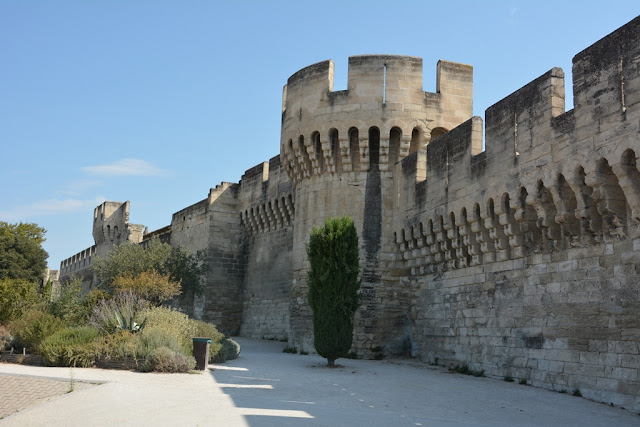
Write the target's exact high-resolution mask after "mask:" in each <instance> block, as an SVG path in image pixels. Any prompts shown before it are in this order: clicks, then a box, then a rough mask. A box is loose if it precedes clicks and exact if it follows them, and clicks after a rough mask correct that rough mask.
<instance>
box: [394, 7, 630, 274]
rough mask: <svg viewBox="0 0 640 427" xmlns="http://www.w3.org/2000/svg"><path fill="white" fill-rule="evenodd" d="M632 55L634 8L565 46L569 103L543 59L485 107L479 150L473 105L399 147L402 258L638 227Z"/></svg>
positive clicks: (530, 245) (495, 252)
mask: <svg viewBox="0 0 640 427" xmlns="http://www.w3.org/2000/svg"><path fill="white" fill-rule="evenodd" d="M639 62H640V18H636V19H634V20H633V21H631V22H630V23H628V24H627V25H625V26H624V27H622V28H620V29H618V30H616V31H615V32H613V33H611V34H610V35H608V36H606V37H604V38H603V39H601V40H600V41H598V42H597V43H595V44H594V45H593V46H591V47H589V48H587V49H585V50H584V51H582V52H580V53H579V54H577V55H576V56H575V57H574V59H573V64H574V65H573V81H574V87H573V90H574V103H575V108H574V109H573V110H571V111H569V112H565V111H564V72H563V71H562V70H561V69H559V68H553V69H551V70H550V71H548V72H547V73H545V74H543V75H542V76H540V77H539V78H537V79H536V80H534V81H532V82H531V83H529V84H527V85H525V86H524V87H522V88H521V89H519V90H517V91H515V92H514V93H512V94H511V95H509V96H507V97H506V98H504V99H502V100H501V101H499V102H497V103H496V104H494V105H492V106H491V107H489V108H488V109H487V110H486V113H485V118H486V126H485V135H486V144H485V147H486V151H484V152H481V147H482V120H481V118H479V117H474V118H472V119H471V120H469V121H467V122H465V123H463V124H461V125H460V126H458V127H457V128H455V129H453V130H451V131H450V132H448V133H447V134H446V135H443V136H442V137H440V138H438V139H437V140H436V141H434V142H433V143H431V144H430V145H429V146H428V147H427V150H426V153H421V152H418V153H417V155H416V156H415V157H414V156H412V157H411V158H407V159H405V160H404V161H403V162H402V167H401V170H402V176H403V183H402V186H403V188H404V192H403V193H405V194H406V197H404V198H402V199H401V203H400V205H399V206H398V208H397V209H398V211H399V212H406V213H408V214H407V217H406V218H407V220H406V221H405V226H404V227H403V228H402V229H398V230H396V239H397V242H399V244H400V245H401V251H402V252H403V253H404V255H403V256H404V258H405V259H406V260H409V261H410V262H409V265H412V266H420V265H422V266H426V265H434V264H438V262H440V263H445V264H446V265H448V267H449V268H459V267H461V266H462V267H466V266H469V265H477V264H478V263H480V262H484V263H487V262H496V261H504V260H506V259H518V258H522V257H524V256H525V255H526V254H531V253H534V252H545V251H555V250H560V249H566V248H570V247H576V246H582V245H590V244H593V242H594V241H606V240H610V239H612V238H621V237H624V236H637V235H638V231H639V230H638V224H639V223H640V171H639V169H638V167H637V164H636V162H637V157H638V153H640V138H639V137H638V134H639V133H640V124H639V121H638V119H640V108H639V107H640V73H639V72H638V71H639V68H638V63H639ZM438 233H440V234H438ZM438 236H439V237H438ZM463 237H464V239H463ZM425 239H426V240H425ZM438 239H441V240H438ZM447 239H449V240H448V243H446V244H444V245H441V244H440V243H439V242H441V241H447ZM463 240H464V243H463ZM429 241H431V243H428V242H429ZM430 245H433V246H431V247H430ZM418 247H419V248H421V249H420V250H417V249H416V248H418ZM456 247H457V248H458V249H459V250H457V251H456ZM412 248H413V249H412ZM438 254H439V255H438ZM416 256H418V258H419V261H415V259H416V258H415V257H416Z"/></svg>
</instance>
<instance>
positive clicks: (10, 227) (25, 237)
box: [0, 221, 49, 283]
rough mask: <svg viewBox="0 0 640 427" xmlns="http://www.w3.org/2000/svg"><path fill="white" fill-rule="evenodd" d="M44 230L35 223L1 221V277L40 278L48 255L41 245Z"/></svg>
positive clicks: (34, 280)
mask: <svg viewBox="0 0 640 427" xmlns="http://www.w3.org/2000/svg"><path fill="white" fill-rule="evenodd" d="M45 233H46V230H45V229H44V228H42V227H39V226H38V225H37V224H33V223H22V222H21V223H19V224H9V223H8V222H4V221H0V279H24V280H28V281H30V282H34V283H37V282H38V281H39V280H41V279H42V277H43V273H44V269H45V268H46V267H47V258H48V257H49V254H47V252H46V251H45V250H44V249H43V248H42V243H43V242H44V241H45V238H44V235H45Z"/></svg>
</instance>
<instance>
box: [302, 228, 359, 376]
mask: <svg viewBox="0 0 640 427" xmlns="http://www.w3.org/2000/svg"><path fill="white" fill-rule="evenodd" d="M358 250H359V246H358V233H357V231H356V227H355V226H354V224H353V220H352V219H351V218H349V217H347V216H345V217H342V218H328V219H327V220H326V221H325V224H324V227H322V228H318V227H314V228H313V229H312V230H311V235H310V237H309V244H308V245H307V255H308V257H309V264H310V266H311V268H310V269H309V273H308V278H309V305H310V306H311V309H312V310H313V338H314V344H315V347H316V351H317V352H318V354H320V355H321V356H322V357H325V358H326V359H327V364H328V365H329V366H335V360H336V359H337V358H339V357H344V356H346V355H347V354H348V352H349V349H350V348H351V344H352V341H353V316H354V314H355V312H356V310H357V309H358V307H359V306H360V295H359V293H358V290H359V289H360V280H358V274H359V273H360V267H359V255H358Z"/></svg>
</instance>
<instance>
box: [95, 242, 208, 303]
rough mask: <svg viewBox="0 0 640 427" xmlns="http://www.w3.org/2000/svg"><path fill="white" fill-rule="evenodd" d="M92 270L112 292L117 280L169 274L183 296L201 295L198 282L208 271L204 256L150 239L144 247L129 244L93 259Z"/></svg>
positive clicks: (200, 287) (204, 254) (200, 253)
mask: <svg viewBox="0 0 640 427" xmlns="http://www.w3.org/2000/svg"><path fill="white" fill-rule="evenodd" d="M93 271H94V272H95V273H96V274H97V276H98V278H99V279H100V282H101V284H102V285H103V286H104V287H106V288H107V289H113V284H114V281H115V280H116V278H118V277H121V276H123V277H129V278H135V277H138V276H140V274H141V273H143V272H152V271H155V272H157V273H158V274H160V275H163V276H167V275H168V276H169V279H170V281H171V282H174V283H180V284H181V289H182V292H183V293H187V292H192V293H196V294H199V293H201V292H202V286H201V284H200V280H201V278H202V276H203V275H204V274H205V272H206V271H207V263H206V253H205V252H204V251H198V252H196V253H195V254H190V253H189V252H188V251H187V250H185V249H183V248H172V247H171V246H170V245H168V244H166V243H162V242H160V240H159V239H157V238H153V239H151V241H150V242H149V244H148V245H147V247H146V248H145V247H143V246H142V245H139V244H136V243H132V242H129V243H124V244H122V245H119V246H116V247H115V248H114V249H113V250H112V251H111V252H109V253H107V255H106V256H105V257H103V258H100V257H98V258H96V260H95V261H94V265H93Z"/></svg>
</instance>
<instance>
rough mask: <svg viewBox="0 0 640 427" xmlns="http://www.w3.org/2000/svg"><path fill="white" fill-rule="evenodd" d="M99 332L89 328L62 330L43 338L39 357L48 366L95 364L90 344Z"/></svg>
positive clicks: (84, 365)
mask: <svg viewBox="0 0 640 427" xmlns="http://www.w3.org/2000/svg"><path fill="white" fill-rule="evenodd" d="M98 336H99V331H98V330H97V329H96V328H93V327H90V326H77V327H71V328H64V329H61V330H59V331H57V332H55V333H54V334H53V335H50V336H48V337H47V338H45V339H44V340H43V341H42V343H41V345H40V355H41V356H42V359H43V360H44V362H45V364H47V365H50V366H83V367H87V366H91V365H93V363H94V362H95V353H94V351H93V346H92V342H93V341H94V340H95V339H96V338H97V337H98Z"/></svg>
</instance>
